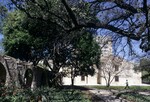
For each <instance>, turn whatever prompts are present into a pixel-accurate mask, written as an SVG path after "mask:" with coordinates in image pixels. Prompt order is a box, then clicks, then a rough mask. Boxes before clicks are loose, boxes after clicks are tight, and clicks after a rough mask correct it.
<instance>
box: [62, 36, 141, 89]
mask: <svg viewBox="0 0 150 102" xmlns="http://www.w3.org/2000/svg"><path fill="white" fill-rule="evenodd" d="M95 40H96V41H97V42H98V44H99V46H101V51H102V54H101V55H100V56H101V59H100V62H101V67H100V68H99V69H98V68H96V66H95V74H94V76H90V75H88V76H83V75H82V76H77V77H75V79H74V85H106V83H107V82H108V80H109V81H110V82H111V85H114V86H125V85H126V80H128V84H129V85H140V84H142V80H141V72H136V71H134V69H133V68H134V66H135V65H136V64H135V63H132V62H129V61H126V60H125V59H122V58H120V57H117V56H113V53H112V50H113V48H112V40H111V38H110V37H101V36H97V37H96V38H95ZM109 76H110V77H109ZM63 84H64V85H71V75H70V74H68V76H66V77H64V78H63Z"/></svg>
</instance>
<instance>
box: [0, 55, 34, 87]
mask: <svg viewBox="0 0 150 102" xmlns="http://www.w3.org/2000/svg"><path fill="white" fill-rule="evenodd" d="M31 70H32V64H31V63H29V62H25V61H20V60H19V59H15V58H13V57H10V56H6V55H0V83H4V84H5V85H6V86H11V85H13V86H16V87H21V86H24V85H25V84H29V82H30V83H31V79H30V78H29V77H28V75H30V74H32V73H31Z"/></svg>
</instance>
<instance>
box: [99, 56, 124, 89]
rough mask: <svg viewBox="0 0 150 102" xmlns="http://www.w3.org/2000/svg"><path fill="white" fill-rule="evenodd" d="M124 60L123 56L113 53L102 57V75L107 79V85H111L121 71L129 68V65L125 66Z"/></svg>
mask: <svg viewBox="0 0 150 102" xmlns="http://www.w3.org/2000/svg"><path fill="white" fill-rule="evenodd" d="M122 62H123V60H122V59H121V58H118V57H115V56H112V55H110V56H107V58H102V59H101V70H100V71H101V77H103V78H104V79H105V81H106V86H107V87H110V85H111V83H112V81H113V80H114V79H115V77H117V76H119V74H120V73H121V72H123V71H125V70H127V67H126V66H123V65H122ZM124 74H125V73H124ZM116 80H117V79H116ZM118 81H119V79H118Z"/></svg>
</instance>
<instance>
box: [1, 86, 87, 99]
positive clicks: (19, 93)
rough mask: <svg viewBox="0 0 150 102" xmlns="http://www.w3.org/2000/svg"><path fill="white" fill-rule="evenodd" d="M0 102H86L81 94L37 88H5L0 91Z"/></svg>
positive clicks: (64, 90)
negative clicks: (32, 89)
mask: <svg viewBox="0 0 150 102" xmlns="http://www.w3.org/2000/svg"><path fill="white" fill-rule="evenodd" d="M0 92H1V93H0V102H88V101H89V100H88V99H86V98H85V97H84V96H83V95H82V92H80V91H78V90H72V89H56V88H48V87H43V88H38V89H36V90H34V91H31V90H30V89H19V88H7V87H2V88H1V89H0Z"/></svg>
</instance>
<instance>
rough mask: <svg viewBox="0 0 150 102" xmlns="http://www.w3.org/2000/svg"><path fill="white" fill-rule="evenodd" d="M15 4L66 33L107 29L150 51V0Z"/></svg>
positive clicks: (37, 0)
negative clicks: (134, 41) (138, 42)
mask: <svg viewBox="0 0 150 102" xmlns="http://www.w3.org/2000/svg"><path fill="white" fill-rule="evenodd" d="M11 1H12V3H13V4H14V5H15V6H16V7H17V8H18V9H19V10H21V11H23V12H25V13H26V14H27V15H28V17H30V18H32V19H36V20H40V21H45V22H51V23H53V24H55V25H57V26H58V27H59V28H61V29H63V31H66V32H72V31H74V30H79V29H82V28H94V29H99V28H101V29H106V30H109V31H111V32H113V33H116V34H117V35H118V36H120V37H127V38H128V39H127V40H129V41H130V40H131V39H132V40H137V41H140V40H141V44H140V48H141V49H143V50H144V51H149V49H150V47H149V46H150V43H149V41H150V39H149V38H150V34H149V5H148V0H91V1H84V0H75V1H74V0H67V1H66V0H55V1H54V0H11ZM34 8H37V9H36V10H35V9H34ZM33 11H34V13H33ZM60 11H61V12H60ZM49 15H51V17H49Z"/></svg>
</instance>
